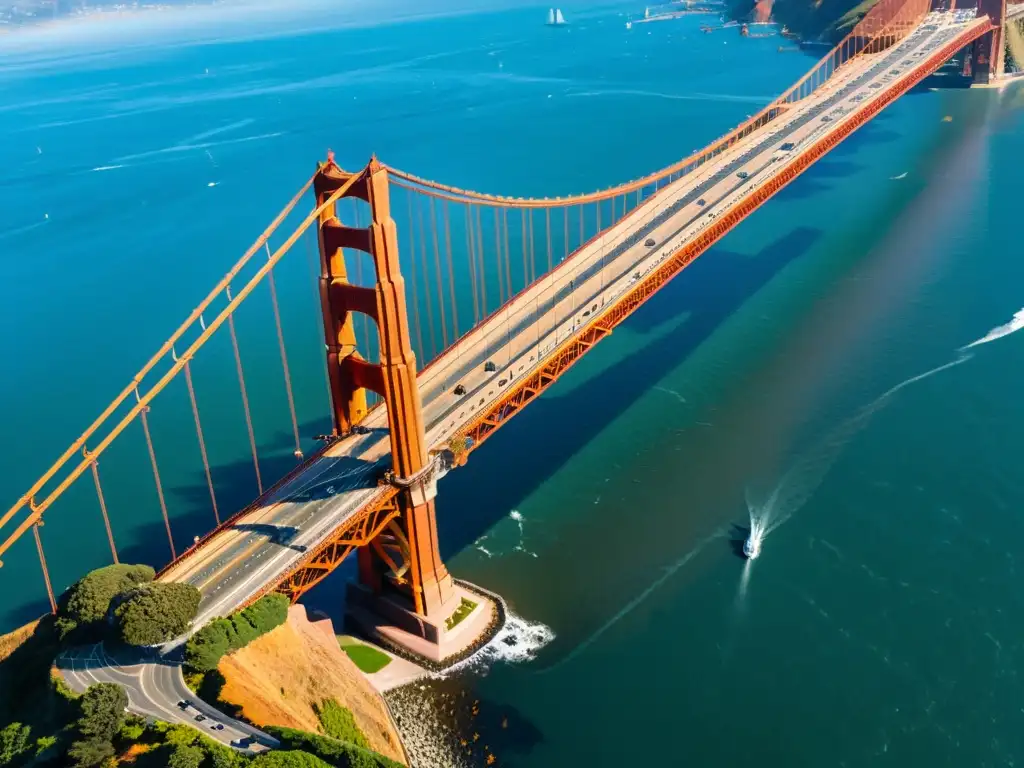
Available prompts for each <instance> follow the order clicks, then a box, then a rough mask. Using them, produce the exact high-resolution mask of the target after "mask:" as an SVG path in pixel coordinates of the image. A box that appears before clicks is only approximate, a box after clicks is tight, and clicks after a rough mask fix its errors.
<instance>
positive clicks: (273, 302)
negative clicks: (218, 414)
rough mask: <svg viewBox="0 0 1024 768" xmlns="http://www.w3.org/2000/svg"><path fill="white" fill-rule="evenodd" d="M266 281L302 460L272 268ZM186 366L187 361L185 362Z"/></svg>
mask: <svg viewBox="0 0 1024 768" xmlns="http://www.w3.org/2000/svg"><path fill="white" fill-rule="evenodd" d="M264 245H266V247H267V258H268V259H269V258H271V253H270V243H264ZM267 282H268V283H269V284H270V303H271V305H272V306H273V309H274V326H275V327H276V329H277V346H278V349H280V350H281V370H282V371H284V391H285V394H287V395H288V413H289V414H290V415H291V417H292V435H293V436H294V437H295V458H296V459H299V460H300V461H301V460H302V444H301V443H300V442H299V420H298V417H297V416H296V415H295V396H294V395H293V394H292V375H291V371H290V370H289V369H288V354H287V352H285V347H284V331H283V330H282V329H281V310H280V308H279V307H278V306H277V286H276V284H275V283H274V270H273V268H271V269H270V270H269V271H268V272H267ZM186 366H187V363H186Z"/></svg>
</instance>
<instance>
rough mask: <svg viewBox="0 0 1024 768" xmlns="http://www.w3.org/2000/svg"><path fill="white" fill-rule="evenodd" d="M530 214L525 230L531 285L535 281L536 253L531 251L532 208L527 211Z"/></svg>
mask: <svg viewBox="0 0 1024 768" xmlns="http://www.w3.org/2000/svg"><path fill="white" fill-rule="evenodd" d="M528 210H529V212H530V218H529V219H528V220H527V222H526V229H527V230H528V231H529V233H530V234H529V235H528V236H529V238H530V282H531V283H533V282H535V281H536V280H537V258H536V253H535V252H534V249H533V208H529V209H528Z"/></svg>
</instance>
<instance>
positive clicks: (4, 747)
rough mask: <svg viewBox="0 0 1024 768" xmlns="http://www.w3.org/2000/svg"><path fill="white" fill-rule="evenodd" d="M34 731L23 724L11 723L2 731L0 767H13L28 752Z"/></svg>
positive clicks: (0, 734) (0, 733)
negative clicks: (30, 738) (19, 757)
mask: <svg viewBox="0 0 1024 768" xmlns="http://www.w3.org/2000/svg"><path fill="white" fill-rule="evenodd" d="M31 732H32V729H31V728H29V727H28V726H27V725H23V724H21V723H11V724H10V725H8V726H7V727H6V728H4V729H3V730H2V731H0V765H11V764H12V763H13V762H14V761H15V759H16V758H17V757H18V756H19V755H21V754H22V753H24V752H25V751H27V750H28V747H29V736H30V734H31Z"/></svg>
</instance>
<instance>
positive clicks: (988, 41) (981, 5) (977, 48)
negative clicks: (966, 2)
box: [970, 0, 1006, 85]
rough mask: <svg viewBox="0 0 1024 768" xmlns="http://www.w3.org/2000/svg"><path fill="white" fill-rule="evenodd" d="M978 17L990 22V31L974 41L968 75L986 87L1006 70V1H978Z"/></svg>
mask: <svg viewBox="0 0 1024 768" xmlns="http://www.w3.org/2000/svg"><path fill="white" fill-rule="evenodd" d="M978 15H979V16H988V17H989V18H990V19H991V20H992V29H991V30H990V31H989V32H986V33H985V34H984V35H982V36H981V37H979V38H978V39H977V40H975V41H974V45H973V47H972V50H971V65H970V73H971V75H972V76H973V78H974V82H975V83H977V84H979V85H987V84H988V83H991V82H993V81H994V80H996V79H997V78H998V77H1000V76H1001V75H1002V74H1003V72H1004V71H1005V70H1006V0H978Z"/></svg>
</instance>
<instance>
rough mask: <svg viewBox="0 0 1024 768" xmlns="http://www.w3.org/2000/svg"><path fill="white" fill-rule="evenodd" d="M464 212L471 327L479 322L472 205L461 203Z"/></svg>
mask: <svg viewBox="0 0 1024 768" xmlns="http://www.w3.org/2000/svg"><path fill="white" fill-rule="evenodd" d="M463 205H464V206H465V207H464V209H463V210H465V212H466V255H467V256H469V280H470V283H472V285H473V327H474V328H475V327H476V326H477V325H479V324H480V303H479V301H477V296H476V243H475V238H474V237H473V206H472V205H470V204H469V203H463Z"/></svg>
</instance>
